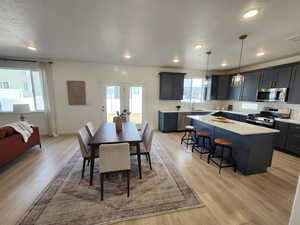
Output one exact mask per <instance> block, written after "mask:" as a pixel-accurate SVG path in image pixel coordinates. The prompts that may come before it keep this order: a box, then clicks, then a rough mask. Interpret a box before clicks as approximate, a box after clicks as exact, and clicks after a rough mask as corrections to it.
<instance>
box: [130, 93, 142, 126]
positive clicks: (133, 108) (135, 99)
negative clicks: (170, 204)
mask: <svg viewBox="0 0 300 225" xmlns="http://www.w3.org/2000/svg"><path fill="white" fill-rule="evenodd" d="M142 110H143V88H142V87H130V93H129V112H130V116H129V121H130V122H134V123H136V124H142Z"/></svg>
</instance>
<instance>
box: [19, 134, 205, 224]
mask: <svg viewBox="0 0 300 225" xmlns="http://www.w3.org/2000/svg"><path fill="white" fill-rule="evenodd" d="M131 160H132V162H131V165H132V168H131V179H130V197H129V198H127V189H126V178H125V177H123V176H122V175H121V174H112V175H107V176H106V177H105V178H104V181H105V182H104V201H100V185H99V173H98V168H97V165H98V161H96V162H95V174H94V185H93V186H89V174H88V171H89V168H87V169H86V175H85V178H84V179H81V168H82V158H81V155H80V152H79V151H78V152H76V154H75V155H74V156H73V157H72V159H71V160H70V161H69V162H68V163H67V165H66V166H65V167H64V168H63V169H62V171H61V172H60V173H59V174H58V175H57V176H56V177H55V178H54V179H53V181H52V182H51V183H50V184H49V185H48V187H47V188H46V189H45V190H44V191H43V193H42V194H41V195H40V197H39V198H38V199H37V200H36V202H35V203H34V204H33V205H32V206H31V207H30V209H29V210H28V211H27V213H26V214H25V215H24V216H23V218H22V219H21V220H20V221H19V222H18V224H19V225H70V224H72V225H96V224H98V225H102V224H112V223H116V222H120V221H125V220H130V219H136V218H141V217H146V216H154V215H160V214H163V213H169V212H174V211H178V210H184V209H191V208H197V207H202V206H204V204H203V203H202V201H201V200H200V199H199V198H198V197H197V195H196V194H195V193H194V192H193V191H192V190H191V188H190V187H189V186H188V185H187V184H186V182H185V181H184V179H183V177H182V176H181V175H180V174H179V172H178V170H177V169H176V168H175V166H174V164H173V163H172V161H171V159H170V158H169V156H168V154H167V153H166V152H165V150H163V149H162V147H161V146H160V144H159V142H158V141H157V140H156V139H154V141H153V148H152V151H151V161H152V168H153V170H150V168H149V164H148V162H147V160H146V158H142V171H143V179H139V177H138V167H137V160H136V157H134V156H133V157H132V159H131Z"/></svg>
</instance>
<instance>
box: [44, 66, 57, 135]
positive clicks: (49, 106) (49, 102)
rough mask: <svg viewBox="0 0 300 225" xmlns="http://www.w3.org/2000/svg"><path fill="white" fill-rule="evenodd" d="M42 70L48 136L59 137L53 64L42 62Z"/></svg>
mask: <svg viewBox="0 0 300 225" xmlns="http://www.w3.org/2000/svg"><path fill="white" fill-rule="evenodd" d="M40 68H41V72H42V76H43V82H44V98H45V114H46V118H47V122H48V134H49V136H58V133H57V123H56V110H55V95H54V84H53V72H52V64H51V63H48V62H40Z"/></svg>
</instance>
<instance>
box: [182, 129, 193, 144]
mask: <svg viewBox="0 0 300 225" xmlns="http://www.w3.org/2000/svg"><path fill="white" fill-rule="evenodd" d="M194 132H195V127H193V126H185V129H184V135H183V136H182V138H181V144H182V143H185V144H186V147H187V148H188V147H189V145H194V140H193V133H194Z"/></svg>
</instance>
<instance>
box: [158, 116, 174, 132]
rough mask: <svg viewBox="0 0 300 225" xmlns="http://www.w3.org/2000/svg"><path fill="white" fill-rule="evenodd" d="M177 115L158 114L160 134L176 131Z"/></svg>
mask: <svg viewBox="0 0 300 225" xmlns="http://www.w3.org/2000/svg"><path fill="white" fill-rule="evenodd" d="M177 120H178V113H162V112H160V113H159V130H160V131H162V132H171V131H177Z"/></svg>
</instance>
